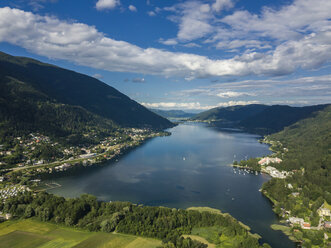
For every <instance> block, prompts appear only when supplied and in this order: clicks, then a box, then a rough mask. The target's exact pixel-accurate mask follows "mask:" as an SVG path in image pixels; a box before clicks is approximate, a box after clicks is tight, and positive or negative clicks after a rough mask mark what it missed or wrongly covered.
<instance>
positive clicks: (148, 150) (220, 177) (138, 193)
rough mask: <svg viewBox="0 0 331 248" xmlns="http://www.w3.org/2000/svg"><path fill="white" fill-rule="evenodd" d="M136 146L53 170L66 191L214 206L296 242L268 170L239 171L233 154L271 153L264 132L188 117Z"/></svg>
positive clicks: (266, 237)
mask: <svg viewBox="0 0 331 248" xmlns="http://www.w3.org/2000/svg"><path fill="white" fill-rule="evenodd" d="M169 131H170V132H171V133H172V135H171V136H167V137H157V138H154V139H151V140H149V141H148V142H146V143H145V144H144V145H142V146H140V147H138V148H136V149H134V150H132V151H130V152H129V153H127V154H126V155H124V156H123V157H121V158H120V159H119V161H113V162H109V163H107V164H105V165H103V166H96V167H90V168H82V169H78V170H70V171H67V172H65V173H63V174H58V175H54V176H52V179H49V180H50V181H56V182H57V183H59V184H61V185H62V187H60V188H56V189H53V190H49V192H51V193H55V194H58V195H62V196H65V197H75V196H79V195H81V194H83V193H88V194H93V195H95V196H97V197H98V198H99V199H100V200H104V201H130V202H133V203H139V204H145V205H156V206H159V205H162V206H167V207H176V208H187V207H191V206H209V207H212V208H217V209H220V210H222V211H223V212H228V213H230V214H231V215H232V216H234V217H235V218H237V219H238V220H240V221H241V222H243V223H244V224H246V225H248V226H250V227H251V228H252V232H253V233H255V232H256V233H258V234H260V235H261V236H262V237H263V238H262V241H264V242H267V243H269V244H270V245H271V246H272V247H279V248H287V247H295V246H294V244H293V243H292V242H291V241H290V240H289V239H288V238H287V237H286V236H285V235H284V234H282V233H281V232H279V231H274V230H272V229H271V228H270V225H271V224H274V223H277V222H278V220H277V217H276V215H275V214H274V213H273V211H272V207H271V204H270V202H269V201H268V199H266V198H265V197H264V196H263V195H262V194H261V193H260V192H259V189H260V188H261V186H262V184H263V183H264V182H266V181H267V180H269V176H267V175H263V174H262V175H255V174H247V173H245V175H243V173H241V174H238V173H234V172H233V169H232V168H231V167H230V166H228V165H229V164H230V163H232V162H233V160H234V159H235V160H241V159H245V158H249V157H258V156H262V155H267V154H270V151H269V149H268V146H267V145H265V144H260V143H259V142H258V139H259V137H258V136H256V135H252V134H247V133H242V132H236V131H231V130H216V129H214V128H210V127H207V126H206V125H204V124H201V123H184V124H180V125H178V126H176V127H174V128H172V129H170V130H169Z"/></svg>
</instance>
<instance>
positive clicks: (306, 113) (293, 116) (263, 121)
mask: <svg viewBox="0 0 331 248" xmlns="http://www.w3.org/2000/svg"><path fill="white" fill-rule="evenodd" d="M326 106H327V105H315V106H305V107H291V106H287V105H273V106H269V107H267V108H266V109H264V110H263V111H261V112H259V113H257V114H255V115H253V116H249V117H247V118H245V119H243V120H241V121H240V123H239V126H241V127H243V128H244V129H246V130H248V131H253V132H256V133H260V134H270V133H275V132H279V131H281V130H283V128H284V127H287V126H290V125H292V124H294V123H296V122H297V121H299V120H302V119H305V118H308V117H310V116H312V114H313V113H314V112H316V111H319V110H322V109H324V108H325V107H326Z"/></svg>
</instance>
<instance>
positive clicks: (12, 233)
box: [0, 218, 161, 248]
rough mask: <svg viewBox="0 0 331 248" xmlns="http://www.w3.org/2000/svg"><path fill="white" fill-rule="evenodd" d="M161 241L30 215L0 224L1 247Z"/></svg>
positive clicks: (146, 246) (72, 247)
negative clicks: (36, 217)
mask: <svg viewBox="0 0 331 248" xmlns="http://www.w3.org/2000/svg"><path fill="white" fill-rule="evenodd" d="M159 246H161V241H160V240H156V239H150V238H142V237H137V236H133V235H126V234H118V233H102V232H89V231H84V230H80V229H76V228H70V227H65V226H60V225H55V224H52V223H46V222H41V221H38V220H36V219H33V218H30V219H26V220H14V221H6V222H3V223H1V224H0V247H1V248H85V247H86V248H90V247H95V248H133V247H134V248H140V247H141V248H155V247H159Z"/></svg>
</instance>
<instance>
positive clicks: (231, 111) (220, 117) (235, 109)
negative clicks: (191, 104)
mask: <svg viewBox="0 0 331 248" xmlns="http://www.w3.org/2000/svg"><path fill="white" fill-rule="evenodd" d="M267 107H268V106H266V105H261V104H250V105H245V106H242V105H238V106H231V107H226V108H224V107H218V108H213V109H210V110H207V111H204V112H201V113H199V114H197V115H195V116H194V117H192V118H191V119H192V120H202V121H230V122H238V121H241V120H244V119H245V118H247V117H249V116H253V115H256V114H257V113H260V112H261V111H263V110H264V109H266V108H267Z"/></svg>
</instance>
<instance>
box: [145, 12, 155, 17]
mask: <svg viewBox="0 0 331 248" xmlns="http://www.w3.org/2000/svg"><path fill="white" fill-rule="evenodd" d="M147 14H148V15H149V16H156V13H155V12H154V11H148V12H147Z"/></svg>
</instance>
